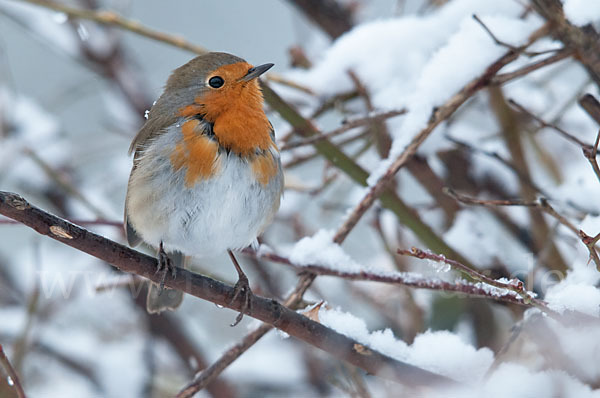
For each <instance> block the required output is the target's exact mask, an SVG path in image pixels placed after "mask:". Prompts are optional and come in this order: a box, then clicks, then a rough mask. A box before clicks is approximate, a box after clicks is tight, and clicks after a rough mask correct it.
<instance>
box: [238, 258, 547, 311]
mask: <svg viewBox="0 0 600 398" xmlns="http://www.w3.org/2000/svg"><path fill="white" fill-rule="evenodd" d="M414 250H418V249H414ZM244 253H245V254H247V255H251V256H254V257H256V258H260V259H263V260H268V261H271V262H274V263H278V264H282V265H285V266H287V267H290V268H292V269H294V270H296V271H298V272H311V273H314V274H316V275H320V276H335V277H337V278H341V279H346V280H351V281H369V282H381V283H387V284H391V285H400V286H408V287H412V288H417V289H429V290H438V291H444V292H456V293H463V294H466V295H468V296H472V297H481V298H488V299H491V300H495V301H503V302H510V303H514V304H519V305H523V306H533V304H532V303H531V302H530V301H529V299H530V298H531V296H527V297H521V298H519V297H518V296H517V294H518V292H517V291H516V290H515V289H512V288H511V289H508V288H507V287H506V286H504V285H503V284H502V283H501V282H498V281H494V282H493V283H492V282H488V281H487V279H489V278H487V277H485V276H484V275H481V274H479V273H477V272H475V271H473V272H474V274H473V275H475V274H476V275H480V277H473V275H471V274H469V275H470V276H471V277H473V279H475V280H477V281H480V282H484V283H486V284H489V285H492V286H494V287H497V288H500V289H508V290H511V291H512V292H513V293H515V294H513V293H506V294H495V293H494V294H492V293H490V291H489V290H486V289H483V288H481V287H479V286H477V285H475V284H473V283H470V282H468V281H456V282H455V283H450V282H446V281H443V280H439V279H437V280H436V279H430V278H424V277H423V276H421V275H419V274H415V273H412V272H381V271H370V270H360V271H343V270H340V269H333V268H329V267H326V266H322V265H318V264H308V265H296V264H294V263H292V262H291V261H290V260H289V259H288V258H287V257H283V256H280V255H277V254H275V253H258V252H255V251H252V250H244ZM398 253H399V254H402V255H406V254H407V253H404V252H401V251H398ZM413 257H416V256H414V255H413ZM440 257H443V256H440ZM444 258H445V257H444ZM449 261H450V260H449ZM457 264H460V263H458V262H457ZM460 266H462V267H466V266H465V265H463V264H460ZM457 267H459V266H457ZM467 269H469V268H467ZM460 270H461V271H463V272H466V271H464V270H463V269H462V268H460ZM485 278H487V279H485ZM490 280H491V279H490ZM491 281H493V280H491ZM494 283H496V284H494ZM518 295H519V296H521V295H520V294H518ZM542 304H543V305H545V304H544V303H542Z"/></svg>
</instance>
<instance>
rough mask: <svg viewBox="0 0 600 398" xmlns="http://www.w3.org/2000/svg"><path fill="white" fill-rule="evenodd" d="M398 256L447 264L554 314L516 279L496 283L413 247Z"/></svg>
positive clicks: (437, 255) (436, 255)
mask: <svg viewBox="0 0 600 398" xmlns="http://www.w3.org/2000/svg"><path fill="white" fill-rule="evenodd" d="M398 254H401V255H403V256H411V257H415V258H419V259H428V260H433V261H435V262H438V263H444V264H447V265H449V266H450V267H451V268H453V269H455V270H457V271H459V272H461V273H463V274H466V275H468V276H469V277H470V278H472V279H473V280H476V281H479V282H481V283H484V284H486V285H489V286H493V287H495V288H498V289H506V290H509V291H511V292H513V293H515V294H517V295H519V296H520V297H521V299H522V300H523V301H524V302H525V303H527V304H531V305H533V306H534V307H537V308H539V309H541V310H542V311H544V312H554V311H552V310H550V309H549V308H548V306H547V305H546V303H544V302H543V301H541V300H537V299H536V298H534V297H533V294H532V293H531V292H528V291H527V290H526V289H525V285H524V284H523V282H521V281H520V280H518V279H516V280H515V279H513V280H511V281H509V282H508V283H505V282H501V281H498V280H495V279H492V278H488V277H487V276H485V275H483V274H482V273H480V272H477V271H475V270H472V269H471V268H469V267H467V266H466V265H463V264H461V263H459V262H458V261H454V260H452V259H448V258H446V257H444V256H441V255H439V254H435V253H429V252H426V251H423V250H421V249H417V248H416V247H413V248H412V249H411V250H398ZM555 315H557V316H558V314H555Z"/></svg>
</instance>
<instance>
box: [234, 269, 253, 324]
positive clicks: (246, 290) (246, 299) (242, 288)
mask: <svg viewBox="0 0 600 398" xmlns="http://www.w3.org/2000/svg"><path fill="white" fill-rule="evenodd" d="M240 295H242V299H243V303H242V308H241V309H240V312H239V314H238V315H237V317H236V318H235V322H233V323H232V324H231V325H229V326H231V327H234V326H236V325H237V324H238V323H240V322H241V321H242V319H243V318H244V313H246V312H247V313H248V314H251V313H252V300H251V299H252V290H250V283H249V282H248V278H247V277H246V275H244V274H241V275H240V277H239V279H238V281H237V283H236V284H235V286H234V287H233V297H232V298H231V300H230V301H229V304H233V303H234V302H235V300H237V298H238V297H239V296H240Z"/></svg>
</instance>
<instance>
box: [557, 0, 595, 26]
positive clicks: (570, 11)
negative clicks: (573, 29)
mask: <svg viewBox="0 0 600 398" xmlns="http://www.w3.org/2000/svg"><path fill="white" fill-rule="evenodd" d="M563 3H564V4H563V10H564V11H565V16H566V17H567V19H568V20H569V22H571V23H573V24H575V25H587V24H589V23H593V22H597V21H598V20H600V3H599V2H597V1H589V0H564V2H563Z"/></svg>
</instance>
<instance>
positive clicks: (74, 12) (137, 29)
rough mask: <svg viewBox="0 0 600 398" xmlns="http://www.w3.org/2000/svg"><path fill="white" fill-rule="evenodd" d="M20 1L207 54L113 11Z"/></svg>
mask: <svg viewBox="0 0 600 398" xmlns="http://www.w3.org/2000/svg"><path fill="white" fill-rule="evenodd" d="M21 1H22V2H25V3H31V4H36V5H38V6H42V7H45V8H49V9H51V10H54V11H58V12H62V13H65V14H67V15H68V16H70V17H72V18H79V19H87V20H90V21H94V22H97V23H99V24H102V25H109V26H117V27H119V28H121V29H125V30H128V31H130V32H133V33H136V34H138V35H140V36H144V37H147V38H149V39H153V40H157V41H160V42H163V43H167V44H170V45H172V46H175V47H178V48H181V49H183V50H188V51H191V52H193V53H196V54H204V53H206V52H207V50H206V49H205V48H204V47H201V46H198V45H195V44H192V43H190V42H188V41H187V40H185V39H184V38H183V37H179V36H174V35H170V34H167V33H163V32H159V31H157V30H153V29H150V28H147V27H145V26H144V25H142V24H141V23H139V22H137V21H132V20H130V19H126V18H123V17H122V16H121V15H119V14H117V13H116V12H114V11H95V10H86V9H82V8H73V7H69V6H65V5H63V4H59V3H55V2H53V1H48V0H21Z"/></svg>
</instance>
